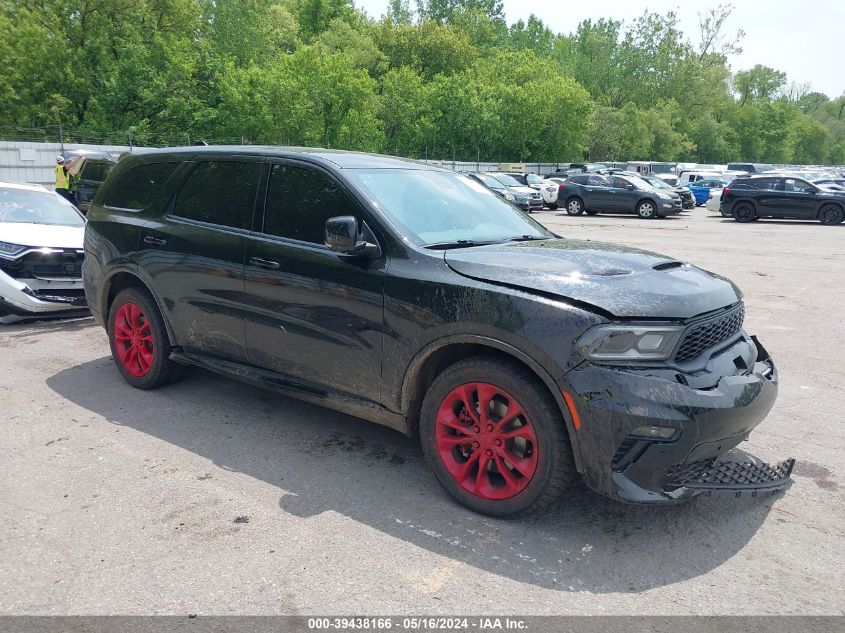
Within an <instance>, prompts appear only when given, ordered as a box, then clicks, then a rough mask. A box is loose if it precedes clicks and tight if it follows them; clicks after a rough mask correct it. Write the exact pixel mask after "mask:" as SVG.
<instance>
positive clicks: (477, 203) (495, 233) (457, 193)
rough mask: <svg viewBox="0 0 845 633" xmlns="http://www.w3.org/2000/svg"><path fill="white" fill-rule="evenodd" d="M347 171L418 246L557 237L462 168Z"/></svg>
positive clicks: (350, 177)
mask: <svg viewBox="0 0 845 633" xmlns="http://www.w3.org/2000/svg"><path fill="white" fill-rule="evenodd" d="M345 174H347V175H348V176H349V179H350V180H352V181H353V182H354V183H355V184H357V185H359V186H360V187H361V188H362V189H364V191H365V192H367V193H368V194H369V195H370V196H371V197H372V198H373V199H374V200H375V201H376V202H377V203H378V205H379V207H380V208H381V209H382V210H383V211H384V213H385V214H386V215H387V216H389V217H390V219H392V220H393V221H394V222H395V223H396V224H397V225H399V226H400V227H401V228H403V229H404V230H405V231H406V232H407V234H408V237H409V238H411V240H412V241H414V242H416V243H417V244H418V245H420V246H427V245H430V244H441V243H448V242H456V241H459V240H468V241H471V242H502V241H506V240H509V239H515V238H526V237H527V238H535V239H548V238H551V237H553V235H552V234H551V233H549V232H548V231H547V230H546V229H545V228H543V227H542V226H541V225H540V224H538V223H537V222H535V221H534V220H532V219H531V218H529V217H528V216H527V215H525V214H524V213H523V212H521V211H520V210H519V209H517V208H516V207H514V206H512V205H510V204H508V203H507V202H505V201H504V200H502V199H501V198H499V196H497V195H496V194H494V193H492V192H491V191H489V190H488V189H485V188H484V187H482V186H481V185H480V184H478V183H477V182H475V181H474V180H472V179H471V178H468V177H466V176H463V175H460V174H454V173H450V172H442V171H428V170H419V169H407V170H406V169H399V170H397V169H373V170H351V169H350V170H348V171H345Z"/></svg>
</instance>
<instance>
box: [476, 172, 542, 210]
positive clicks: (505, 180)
mask: <svg viewBox="0 0 845 633" xmlns="http://www.w3.org/2000/svg"><path fill="white" fill-rule="evenodd" d="M489 174H490V175H491V176H493V178H495V179H496V180H498V181H499V182H501V183H502V184H503V185H505V186H506V187H508V188H509V189H510V190H511V191H515V192H519V193H522V194H525V195H526V196H528V205H529V206H528V212H529V213H531V212H532V211H539V210H540V209H542V208H543V205H544V204H545V203H544V202H543V194H542V193H541V192H539V191H537V190H536V189H534V188H533V187H529V186H528V185H524V184H522V183H521V182H520V181H518V180H517V179H516V178H514V177H513V176H510V175H508V174H506V173H504V172H501V171H493V172H489Z"/></svg>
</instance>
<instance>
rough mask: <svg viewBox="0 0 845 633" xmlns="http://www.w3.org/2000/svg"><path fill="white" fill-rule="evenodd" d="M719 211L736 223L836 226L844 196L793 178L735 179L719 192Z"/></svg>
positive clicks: (842, 211)
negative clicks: (782, 220)
mask: <svg viewBox="0 0 845 633" xmlns="http://www.w3.org/2000/svg"><path fill="white" fill-rule="evenodd" d="M720 211H721V212H722V215H726V216H727V215H730V216H733V218H734V219H735V220H736V221H737V222H754V221H755V220H758V219H760V218H792V219H798V220H818V221H820V222H821V223H822V224H828V225H833V224H840V223H842V221H843V219H845V192H841V191H831V190H826V189H822V188H820V187H817V186H816V185H814V184H812V183H810V182H808V181H806V180H804V179H802V178H797V177H793V176H784V175H766V174H760V175H757V176H746V177H741V178H735V179H734V180H733V181H732V182H731V183H730V184H729V185H728V186H727V187H725V188H724V189H723V190H722V198H721V201H720Z"/></svg>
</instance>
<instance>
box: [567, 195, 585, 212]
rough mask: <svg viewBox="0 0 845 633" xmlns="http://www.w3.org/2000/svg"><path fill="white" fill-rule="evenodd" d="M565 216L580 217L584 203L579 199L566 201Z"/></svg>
mask: <svg viewBox="0 0 845 633" xmlns="http://www.w3.org/2000/svg"><path fill="white" fill-rule="evenodd" d="M566 213H567V215H581V214H582V213H584V201H583V200H581V198H569V200H567V201H566Z"/></svg>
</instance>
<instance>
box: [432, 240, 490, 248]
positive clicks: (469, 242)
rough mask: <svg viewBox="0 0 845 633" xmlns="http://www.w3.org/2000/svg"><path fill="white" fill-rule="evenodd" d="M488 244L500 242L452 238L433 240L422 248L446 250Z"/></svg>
mask: <svg viewBox="0 0 845 633" xmlns="http://www.w3.org/2000/svg"><path fill="white" fill-rule="evenodd" d="M489 244H501V241H500V240H492V241H486V242H476V241H475V240H454V241H452V242H435V243H434V244H426V245H425V246H423V248H428V249H431V250H447V249H450V248H469V247H470V246H487V245H489Z"/></svg>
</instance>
